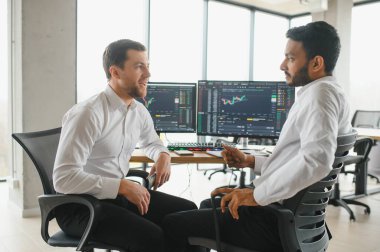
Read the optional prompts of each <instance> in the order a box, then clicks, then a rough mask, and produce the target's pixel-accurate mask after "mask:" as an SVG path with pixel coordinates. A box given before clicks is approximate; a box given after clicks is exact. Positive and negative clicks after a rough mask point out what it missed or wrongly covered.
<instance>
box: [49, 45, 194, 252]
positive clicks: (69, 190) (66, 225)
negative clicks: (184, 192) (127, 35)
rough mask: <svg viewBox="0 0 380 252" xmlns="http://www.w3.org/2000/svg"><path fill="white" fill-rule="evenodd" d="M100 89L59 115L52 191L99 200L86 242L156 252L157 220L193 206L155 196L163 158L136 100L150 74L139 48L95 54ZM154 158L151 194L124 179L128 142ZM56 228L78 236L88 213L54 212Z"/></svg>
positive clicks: (166, 163) (160, 243)
mask: <svg viewBox="0 0 380 252" xmlns="http://www.w3.org/2000/svg"><path fill="white" fill-rule="evenodd" d="M103 67H104V70H105V72H106V76H107V79H108V85H107V86H106V89H105V90H104V91H103V92H101V93H100V94H98V95H95V96H93V97H91V98H89V99H88V100H86V101H84V102H81V103H79V104H77V105H75V106H74V107H72V108H71V109H70V110H69V111H68V112H67V113H66V114H65V116H64V118H63V123H62V133H61V138H60V141H59V146H58V151H57V156H56V160H55V164H54V172H53V182H54V188H55V190H56V191H57V192H59V193H64V194H90V195H93V196H95V197H96V198H98V199H99V201H100V204H101V207H102V213H103V216H101V217H100V220H99V224H98V226H97V227H96V230H95V231H94V233H93V239H94V240H96V241H99V242H103V243H106V244H111V245H114V246H117V247H122V248H124V249H125V250H127V251H144V252H153V251H155V252H156V251H162V252H163V251H164V238H163V237H164V235H163V231H162V229H161V224H162V220H163V218H164V217H165V215H167V214H169V213H173V212H177V211H183V210H190V209H196V208H197V207H196V205H195V204H194V203H193V202H190V201H187V200H185V199H181V198H178V197H174V196H171V195H167V194H164V193H160V192H157V191H155V190H156V188H157V187H160V186H161V185H162V184H164V183H165V182H167V181H168V180H169V177H170V155H169V152H168V150H167V149H166V148H165V147H164V146H163V144H162V142H161V140H160V139H159V137H158V135H157V134H156V132H155V130H154V126H153V120H152V118H151V117H150V114H149V112H148V110H147V109H146V108H145V107H144V105H142V104H141V103H139V102H136V100H135V99H134V98H137V97H144V96H146V92H147V82H148V79H149V77H150V72H149V63H148V57H147V54H146V49H145V47H144V46H143V45H142V44H140V43H138V42H135V41H132V40H127V39H123V40H118V41H115V42H113V43H111V44H110V45H109V46H108V47H107V48H106V49H105V51H104V54H103ZM137 143H139V144H140V147H141V148H142V149H143V150H144V152H145V153H146V155H147V156H148V157H149V158H151V159H152V160H154V161H155V164H154V166H153V167H152V169H151V171H150V173H151V174H156V181H155V184H154V190H147V189H146V188H144V187H143V186H141V185H139V184H137V183H135V182H132V181H129V180H126V179H125V175H126V174H127V173H128V170H129V159H130V157H131V154H132V152H133V150H134V149H135V146H136V144H137ZM55 213H56V216H57V221H58V224H59V226H60V227H61V228H62V230H63V231H64V232H65V233H67V234H68V235H72V236H79V237H80V236H81V235H82V234H83V232H84V230H85V228H86V225H87V222H88V219H89V212H88V210H87V209H86V207H84V206H80V205H74V204H72V205H64V206H62V207H60V208H59V209H57V210H56V212H55Z"/></svg>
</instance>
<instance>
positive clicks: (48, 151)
mask: <svg viewBox="0 0 380 252" xmlns="http://www.w3.org/2000/svg"><path fill="white" fill-rule="evenodd" d="M60 135H61V128H56V129H50V130H45V131H38V132H29V133H14V134H12V137H13V138H14V139H15V140H16V141H17V142H18V143H19V144H20V145H21V146H22V147H23V149H24V150H25V152H26V153H28V155H29V157H30V159H31V160H32V161H33V163H34V165H35V167H36V169H37V171H38V174H39V176H40V179H41V182H42V186H43V190H44V195H41V196H39V197H38V202H39V204H40V210H41V236H42V238H43V239H44V241H45V242H46V243H48V244H49V245H51V246H54V247H77V248H76V250H77V251H86V252H89V251H93V249H94V248H99V249H106V250H107V251H110V250H117V251H124V250H123V249H122V248H119V247H116V246H113V245H110V244H104V243H101V242H98V241H95V240H93V239H92V232H93V230H94V229H95V227H96V226H97V222H98V220H99V218H100V217H99V216H101V214H102V208H101V206H100V204H99V200H98V199H96V198H95V197H93V196H91V195H85V194H71V195H66V194H57V193H56V192H55V190H54V186H53V176H52V175H53V169H54V161H55V156H56V154H57V149H58V144H59V139H60ZM127 176H135V177H139V178H141V179H143V184H144V186H146V187H147V188H151V186H152V183H153V181H149V180H148V178H147V176H148V173H147V172H145V171H140V170H130V171H129V172H128V175H127ZM64 204H81V205H84V206H86V207H87V208H88V209H89V213H90V217H89V221H88V224H87V227H86V230H85V231H84V233H83V235H82V237H72V236H69V235H67V234H65V233H64V232H63V231H58V232H56V233H55V234H53V235H52V236H50V234H49V222H50V221H51V220H52V219H53V218H55V213H54V210H55V209H56V208H57V207H59V206H61V205H64Z"/></svg>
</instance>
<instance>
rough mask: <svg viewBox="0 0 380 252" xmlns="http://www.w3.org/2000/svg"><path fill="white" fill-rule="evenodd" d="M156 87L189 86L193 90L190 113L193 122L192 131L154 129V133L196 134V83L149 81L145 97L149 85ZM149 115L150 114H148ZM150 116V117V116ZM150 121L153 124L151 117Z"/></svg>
mask: <svg viewBox="0 0 380 252" xmlns="http://www.w3.org/2000/svg"><path fill="white" fill-rule="evenodd" d="M151 84H153V85H157V86H165V85H166V86H191V87H192V89H193V95H192V101H193V105H192V109H193V112H192V117H193V119H194V120H193V121H192V126H191V127H192V131H184V130H179V129H178V130H169V131H160V130H157V129H156V128H155V131H156V132H157V134H160V133H196V132H197V128H196V127H197V120H196V119H197V118H196V116H197V102H198V101H197V86H198V85H197V83H196V82H163V81H159V82H156V81H149V82H148V84H147V95H148V93H149V92H148V87H149V85H151ZM149 114H150V112H149ZM151 116H152V115H151ZM152 120H153V123H154V119H153V117H152Z"/></svg>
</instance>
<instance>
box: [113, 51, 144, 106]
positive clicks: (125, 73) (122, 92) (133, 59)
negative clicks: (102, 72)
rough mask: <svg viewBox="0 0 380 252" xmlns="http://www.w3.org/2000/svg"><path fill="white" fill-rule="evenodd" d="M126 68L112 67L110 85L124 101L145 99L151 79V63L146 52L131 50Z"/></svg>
mask: <svg viewBox="0 0 380 252" xmlns="http://www.w3.org/2000/svg"><path fill="white" fill-rule="evenodd" d="M126 53H127V60H126V61H125V62H124V66H123V67H122V68H121V67H118V66H115V65H113V66H111V67H110V73H111V76H112V77H111V81H110V85H111V87H112V88H113V90H114V91H115V92H116V93H117V94H118V95H119V96H120V98H122V99H123V100H127V101H128V100H131V99H132V98H138V97H145V96H146V92H147V83H148V80H149V77H150V72H149V62H148V56H147V53H146V51H138V50H133V49H130V50H128V51H127V52H126Z"/></svg>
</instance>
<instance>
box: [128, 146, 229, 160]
mask: <svg viewBox="0 0 380 252" xmlns="http://www.w3.org/2000/svg"><path fill="white" fill-rule="evenodd" d="M170 156H171V158H172V160H171V162H172V163H176V164H186V163H202V164H224V160H223V158H220V157H215V156H212V155H209V154H207V153H205V152H204V151H199V152H197V151H195V152H194V155H193V156H180V155H177V154H175V153H174V152H170ZM130 162H137V163H153V162H154V161H153V160H151V159H150V158H148V157H147V156H145V154H144V152H143V151H142V150H139V149H136V150H134V151H133V153H132V157H131V160H130Z"/></svg>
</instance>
